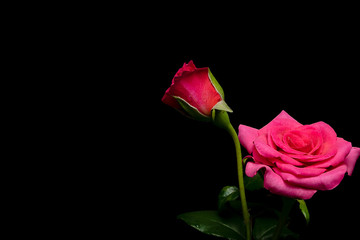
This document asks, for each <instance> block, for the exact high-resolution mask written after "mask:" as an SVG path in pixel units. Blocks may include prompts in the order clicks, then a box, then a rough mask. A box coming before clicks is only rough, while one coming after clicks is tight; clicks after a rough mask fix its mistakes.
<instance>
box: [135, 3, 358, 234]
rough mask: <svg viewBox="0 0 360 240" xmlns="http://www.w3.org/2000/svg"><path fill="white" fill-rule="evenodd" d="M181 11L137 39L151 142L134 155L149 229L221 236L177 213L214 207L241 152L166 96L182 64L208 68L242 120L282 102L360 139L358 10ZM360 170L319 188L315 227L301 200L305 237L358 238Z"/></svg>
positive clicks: (259, 123) (263, 119)
mask: <svg viewBox="0 0 360 240" xmlns="http://www.w3.org/2000/svg"><path fill="white" fill-rule="evenodd" d="M182 10H183V9H182ZM184 11H185V12H186V14H184V12H181V11H176V12H173V13H172V14H169V15H168V16H167V15H166V16H162V17H161V18H159V19H158V20H157V21H155V23H154V22H152V23H151V30H150V31H149V32H147V33H145V34H144V35H143V36H145V35H146V36H147V37H146V38H145V39H146V40H142V41H141V44H139V45H138V46H141V47H140V51H141V52H142V55H141V56H142V57H143V59H142V61H141V62H142V63H144V64H145V65H147V66H146V67H145V68H146V69H145V71H146V74H145V75H142V76H141V78H142V79H141V80H142V81H141V83H142V82H144V83H145V84H144V85H139V87H140V86H141V89H142V90H141V96H139V95H138V98H141V99H143V100H144V101H145V102H146V105H145V107H144V105H141V106H139V107H140V108H142V109H143V108H146V109H147V110H148V111H147V112H146V115H142V117H141V120H140V125H141V127H139V128H140V129H139V131H140V133H141V134H142V136H143V141H145V142H146V145H148V146H147V147H145V149H144V147H143V146H141V144H140V143H138V144H139V145H138V148H137V150H135V152H139V153H140V152H142V153H145V154H141V156H142V158H141V161H140V162H141V164H140V163H139V162H137V163H136V164H135V165H137V164H139V165H138V166H136V168H135V169H137V171H138V174H139V175H138V176H139V177H138V178H139V179H141V180H140V183H139V185H138V187H139V189H141V190H140V191H141V192H142V193H144V194H141V196H139V199H141V201H140V202H141V204H139V205H140V206H141V207H140V209H141V210H142V211H141V213H142V214H144V213H145V219H144V220H143V221H145V222H146V224H148V225H147V226H148V229H147V231H148V232H149V235H152V236H154V237H156V238H159V239H168V238H171V239H189V238H191V239H192V238H194V239H216V238H215V237H211V236H206V235H203V234H201V233H198V232H197V231H196V230H193V229H192V228H190V227H188V226H187V225H186V224H184V223H183V222H181V221H179V220H177V219H176V216H177V215H178V214H180V213H183V212H187V211H196V210H207V209H216V206H217V205H216V204H217V194H218V192H219V191H220V189H221V188H222V187H223V186H225V185H236V184H237V175H236V174H237V173H236V158H235V151H234V147H233V143H232V140H231V138H230V136H228V135H227V133H225V132H224V131H222V130H220V129H217V128H216V127H214V126H212V125H211V124H206V123H201V122H197V121H193V120H190V119H187V118H185V117H183V116H182V115H180V114H179V113H178V112H176V111H175V110H173V109H171V108H170V107H168V106H166V105H165V104H163V103H162V102H161V98H162V96H163V94H164V92H165V91H166V89H167V88H168V87H169V86H170V84H171V79H172V78H173V76H174V74H175V73H176V71H177V70H178V69H179V68H180V67H181V66H182V65H183V63H184V62H188V61H190V60H193V61H194V63H195V65H196V66H197V67H210V69H211V71H212V73H213V74H214V76H215V77H216V79H217V80H218V82H219V83H220V84H221V86H222V88H223V89H224V91H225V99H226V102H227V103H228V105H229V106H230V107H231V108H232V109H233V110H234V113H231V114H230V119H231V122H232V124H233V126H234V127H235V128H236V129H237V127H238V125H239V124H240V123H241V124H245V125H248V126H252V127H255V128H261V127H263V126H264V125H265V124H267V123H268V122H269V121H271V120H272V119H273V118H274V117H275V116H276V115H278V114H279V113H280V112H281V110H285V111H287V112H288V113H289V114H290V115H291V116H292V117H294V118H295V119H296V120H298V121H299V122H300V123H302V124H311V123H315V122H318V121H324V122H326V123H328V124H329V125H330V126H332V127H333V128H334V130H335V131H336V132H337V134H338V136H339V137H342V138H344V139H346V140H347V141H350V142H352V143H353V146H360V138H359V124H358V122H359V121H358V103H359V99H358V86H357V82H358V77H359V74H358V58H357V55H358V53H359V48H358V45H357V44H356V42H358V40H359V39H358V37H356V36H355V35H354V32H353V29H352V27H351V23H352V19H351V16H348V17H349V18H348V19H346V18H342V19H341V20H342V21H341V22H340V21H338V20H339V19H338V18H336V16H335V15H333V16H318V15H317V14H316V13H307V14H300V13H295V12H292V11H288V12H287V13H286V14H284V15H277V14H268V15H266V16H265V17H264V16H263V17H261V16H259V15H257V14H255V15H252V14H247V15H242V14H241V11H240V12H239V13H231V14H229V15H226V16H224V15H221V14H220V15H221V17H220V16H219V15H216V17H213V16H212V17H211V16H210V15H211V14H208V13H206V14H205V13H201V12H199V11H201V8H200V9H198V8H196V9H192V10H189V9H186V10H184ZM255 12H256V11H255ZM252 13H254V12H252ZM222 14H226V12H222ZM293 14H295V16H293ZM149 26H150V25H149ZM145 29H148V28H147V27H145ZM145 32H146V31H145ZM147 34H148V35H147ZM137 67H139V68H141V69H143V65H142V66H141V67H140V66H139V65H137ZM137 89H138V88H137ZM243 154H244V155H245V154H246V150H245V149H243ZM359 174H360V172H359V168H358V166H356V168H355V170H354V173H353V176H351V177H349V176H347V175H346V176H345V177H344V180H343V181H342V182H341V184H340V185H339V186H338V187H337V188H335V189H334V190H331V191H318V192H317V193H316V194H315V195H314V197H313V198H312V199H310V200H308V201H307V204H308V208H309V211H310V216H311V221H310V224H309V226H305V223H304V221H303V219H302V216H301V214H300V213H299V211H298V210H297V209H296V208H294V210H293V211H292V213H291V216H292V218H293V225H291V226H292V229H293V230H294V231H297V232H299V233H300V234H301V239H319V238H322V239H327V238H330V237H334V236H342V238H341V239H351V238H353V236H354V235H355V234H357V225H358V221H357V218H358V216H359V213H360V208H359V206H358V196H357V195H358V193H357V189H358V186H359V184H360V175H359ZM249 197H250V198H251V193H249ZM136 217H138V216H136Z"/></svg>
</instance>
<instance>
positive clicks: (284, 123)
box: [259, 110, 302, 135]
mask: <svg viewBox="0 0 360 240" xmlns="http://www.w3.org/2000/svg"><path fill="white" fill-rule="evenodd" d="M300 126H302V124H300V123H299V122H298V121H296V120H295V119H294V118H292V117H291V116H290V115H289V114H287V112H285V111H284V110H283V111H282V112H281V113H280V114H279V115H277V116H276V117H275V118H274V119H273V120H272V121H271V122H270V123H268V124H267V125H266V126H264V127H263V128H261V129H260V130H259V135H261V134H266V133H268V132H270V131H271V130H272V129H273V128H277V127H287V128H290V129H291V128H297V127H300Z"/></svg>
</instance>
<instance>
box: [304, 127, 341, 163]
mask: <svg viewBox="0 0 360 240" xmlns="http://www.w3.org/2000/svg"><path fill="white" fill-rule="evenodd" d="M310 126H313V127H315V128H317V129H318V130H319V131H320V132H321V134H322V139H323V143H322V144H321V146H320V147H319V150H317V151H316V152H315V153H314V155H315V154H316V155H324V154H328V155H331V156H332V155H334V154H335V153H336V147H335V145H336V141H337V135H336V132H335V131H334V129H333V128H332V127H330V126H329V125H328V124H327V123H324V122H317V123H314V124H311V125H310Z"/></svg>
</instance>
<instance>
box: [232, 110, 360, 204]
mask: <svg viewBox="0 0 360 240" xmlns="http://www.w3.org/2000/svg"><path fill="white" fill-rule="evenodd" d="M239 140H240V143H241V144H242V145H243V146H244V147H245V148H246V149H247V151H248V152H249V153H250V154H252V157H253V159H254V162H248V163H247V165H246V170H245V173H246V175H247V176H249V177H253V176H255V175H256V173H257V171H258V170H259V169H265V174H264V187H265V188H266V189H268V190H269V191H270V192H272V193H274V194H279V195H282V196H286V197H291V198H298V199H309V198H311V197H312V196H313V195H314V194H315V192H316V191H317V190H331V189H333V188H335V187H336V186H337V185H339V183H340V182H341V180H342V179H343V178H344V175H345V172H347V173H348V175H351V174H352V172H353V170H354V166H355V163H356V160H357V159H358V157H359V155H360V148H357V147H352V145H351V143H350V142H347V141H345V140H344V139H342V138H339V137H337V135H336V133H335V131H334V130H333V129H332V128H331V127H330V126H329V125H328V124H326V123H324V122H317V123H314V124H310V125H302V124H300V123H299V122H297V121H296V120H295V119H293V118H292V117H291V116H290V115H289V114H287V113H286V112H285V111H282V112H281V113H280V114H279V115H278V116H277V117H276V118H275V119H274V120H272V121H271V122H270V123H269V124H267V125H266V126H265V127H263V128H261V129H260V130H258V129H255V128H251V127H248V126H245V125H240V126H239Z"/></svg>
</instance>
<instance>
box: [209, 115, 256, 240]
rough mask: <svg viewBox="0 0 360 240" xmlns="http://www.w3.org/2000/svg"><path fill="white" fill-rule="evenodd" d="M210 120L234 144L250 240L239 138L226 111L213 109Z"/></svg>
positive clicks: (247, 233)
mask: <svg viewBox="0 0 360 240" xmlns="http://www.w3.org/2000/svg"><path fill="white" fill-rule="evenodd" d="M212 120H213V123H214V124H215V125H216V126H217V127H220V128H222V129H225V130H226V131H227V132H228V133H229V134H230V135H231V137H232V139H233V141H234V144H235V149H236V159H237V170H238V179H239V190H240V199H241V206H242V212H243V217H244V223H245V226H246V239H247V240H251V225H250V214H249V210H248V208H247V202H246V196H245V186H244V171H243V161H242V156H241V146H240V141H239V137H238V135H237V133H236V131H235V129H234V128H233V126H232V125H231V123H230V119H229V116H228V114H227V112H226V111H219V110H215V109H214V110H213V111H212Z"/></svg>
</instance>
